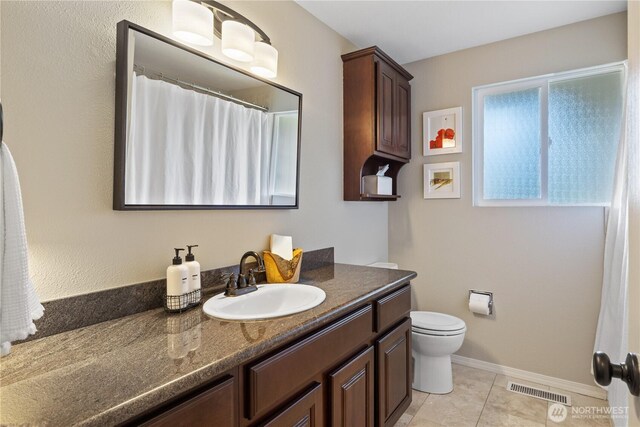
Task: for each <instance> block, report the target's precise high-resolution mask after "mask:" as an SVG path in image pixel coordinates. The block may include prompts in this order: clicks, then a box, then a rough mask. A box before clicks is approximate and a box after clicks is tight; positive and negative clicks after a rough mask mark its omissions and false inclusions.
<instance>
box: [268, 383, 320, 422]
mask: <svg viewBox="0 0 640 427" xmlns="http://www.w3.org/2000/svg"><path fill="white" fill-rule="evenodd" d="M323 412H324V409H323V407H322V384H318V383H314V385H313V386H312V387H311V388H310V389H309V390H308V391H306V392H305V393H304V394H303V395H302V396H301V397H300V398H298V399H296V400H295V401H294V402H293V403H291V404H290V405H288V406H287V407H286V408H284V409H283V410H282V411H281V412H280V413H279V414H278V415H276V416H275V417H273V418H272V419H271V421H269V422H267V423H265V424H263V427H291V426H296V427H322V425H323Z"/></svg>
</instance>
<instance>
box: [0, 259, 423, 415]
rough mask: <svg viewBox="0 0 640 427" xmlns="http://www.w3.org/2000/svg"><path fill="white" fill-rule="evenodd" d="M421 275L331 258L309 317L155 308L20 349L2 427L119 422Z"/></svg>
mask: <svg viewBox="0 0 640 427" xmlns="http://www.w3.org/2000/svg"><path fill="white" fill-rule="evenodd" d="M415 276H416V274H415V273H414V272H411V271H403V270H386V269H378V268H371V267H361V266H354V265H345V264H334V265H331V266H328V267H323V268H319V269H317V270H312V271H308V272H306V273H303V274H302V276H301V278H300V282H302V283H307V284H311V285H315V286H318V287H320V288H322V289H324V290H325V292H326V293H327V298H326V300H325V301H324V302H323V303H322V304H320V305H319V306H318V307H315V308H313V309H311V310H308V311H305V312H303V313H299V314H294V315H291V316H286V317H280V318H275V319H271V320H262V321H252V322H232V321H222V320H219V319H215V318H211V317H209V316H207V315H205V314H204V313H203V312H202V309H201V308H197V309H193V310H191V311H189V312H186V313H183V314H178V315H167V314H166V313H165V312H164V311H163V310H162V309H156V310H149V311H145V312H142V313H138V314H134V315H131V316H127V317H123V318H120V319H115V320H110V321H107V322H103V323H99V324H96V325H92V326H87V327H84V328H80V329H76V330H72V331H68V332H64V333H61V334H57V335H52V336H49V337H45V338H42V339H39V340H34V341H30V342H26V343H23V344H18V345H15V346H14V347H13V349H12V353H11V355H9V356H7V357H3V358H2V359H1V360H0V424H3V425H7V424H8V425H11V424H47V425H52V426H69V425H75V424H84V425H101V426H104V425H112V424H117V423H119V422H123V421H125V420H127V419H130V418H132V417H135V416H137V415H139V414H141V413H143V412H145V411H146V410H148V409H150V408H153V407H155V406H157V405H159V404H161V403H163V402H165V401H168V400H170V399H171V398H173V397H174V396H176V395H177V394H179V393H182V392H185V391H187V390H189V389H192V388H194V387H196V386H198V385H200V384H203V383H205V382H206V381H208V380H210V379H212V378H214V377H215V376H217V375H219V374H221V373H223V372H225V371H227V370H229V369H231V368H233V367H234V366H237V365H239V364H242V363H244V362H247V361H249V360H250V359H252V358H254V357H256V356H258V355H260V354H261V353H265V352H267V351H269V350H272V349H275V348H276V347H279V346H281V345H283V344H286V343H287V342H290V341H293V340H295V339H296V338H298V337H300V336H302V335H304V334H306V333H308V332H310V331H311V330H313V329H315V328H317V327H319V326H321V325H324V324H326V323H328V322H330V321H332V320H334V319H336V318H338V317H340V316H342V315H344V314H346V313H347V312H348V311H350V310H351V309H352V308H354V307H356V306H357V305H358V304H360V303H362V302H363V301H366V300H368V299H371V298H373V297H376V296H378V295H382V294H384V293H387V292H389V291H391V290H393V289H394V288H397V287H399V286H400V285H402V284H403V283H406V282H407V281H408V280H411V279H413V278H414V277H415ZM105 304H108V301H105Z"/></svg>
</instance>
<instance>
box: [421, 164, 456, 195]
mask: <svg viewBox="0 0 640 427" xmlns="http://www.w3.org/2000/svg"><path fill="white" fill-rule="evenodd" d="M424 198H425V199H459V198H460V162H448V163H430V164H426V165H424Z"/></svg>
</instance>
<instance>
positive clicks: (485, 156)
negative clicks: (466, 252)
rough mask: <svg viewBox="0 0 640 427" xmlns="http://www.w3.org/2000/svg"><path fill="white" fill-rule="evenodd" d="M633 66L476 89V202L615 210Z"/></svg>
mask: <svg viewBox="0 0 640 427" xmlns="http://www.w3.org/2000/svg"><path fill="white" fill-rule="evenodd" d="M624 75H625V65H624V64H615V65H608V66H601V67H595V68H590V69H587V70H579V71H572V72H567V73H561V74H553V75H548V76H542V77H536V78H531V79H525V80H518V81H512V82H507V83H499V84H493V85H488V86H481V87H476V88H474V89H473V109H474V111H473V129H474V132H473V135H474V136H473V139H474V143H473V149H474V150H473V158H474V204H475V205H476V206H548V205H553V206H559V205H564V206H567V205H587V206H594V205H595V206H605V205H608V204H609V200H610V198H611V192H612V188H613V174H614V168H615V161H616V154H617V148H618V141H619V137H620V127H621V121H622V104H623V82H624Z"/></svg>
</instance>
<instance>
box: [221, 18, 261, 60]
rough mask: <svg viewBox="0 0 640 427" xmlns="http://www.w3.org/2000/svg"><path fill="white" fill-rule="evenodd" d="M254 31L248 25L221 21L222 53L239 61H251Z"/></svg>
mask: <svg viewBox="0 0 640 427" xmlns="http://www.w3.org/2000/svg"><path fill="white" fill-rule="evenodd" d="M254 42H255V33H254V32H253V29H252V28H251V27H249V26H248V25H244V24H241V23H240V22H237V21H232V20H227V21H224V22H223V23H222V53H224V54H225V55H226V56H228V57H229V58H231V59H235V60H236V61H240V62H251V61H253V45H254Z"/></svg>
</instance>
